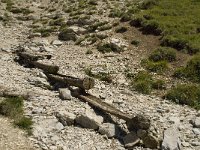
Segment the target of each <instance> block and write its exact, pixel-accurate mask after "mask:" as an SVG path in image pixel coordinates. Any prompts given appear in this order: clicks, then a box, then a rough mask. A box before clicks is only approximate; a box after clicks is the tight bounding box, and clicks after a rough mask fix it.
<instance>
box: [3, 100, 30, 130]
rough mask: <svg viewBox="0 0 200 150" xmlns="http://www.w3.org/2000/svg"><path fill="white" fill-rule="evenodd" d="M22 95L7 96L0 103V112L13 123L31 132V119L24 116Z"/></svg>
mask: <svg viewBox="0 0 200 150" xmlns="http://www.w3.org/2000/svg"><path fill="white" fill-rule="evenodd" d="M23 101H24V99H23V98H22V97H7V98H5V99H4V100H3V101H2V102H1V103H0V114H1V115H4V116H6V117H10V118H11V119H13V120H14V124H15V125H16V126H18V127H19V128H22V129H24V130H26V131H27V133H28V134H31V130H32V124H33V122H32V120H31V118H27V117H25V116H24V111H23V106H24V105H23Z"/></svg>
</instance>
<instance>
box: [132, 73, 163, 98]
mask: <svg viewBox="0 0 200 150" xmlns="http://www.w3.org/2000/svg"><path fill="white" fill-rule="evenodd" d="M129 74H130V73H129ZM130 77H131V78H130V79H132V83H131V85H132V86H133V88H134V89H135V90H136V91H138V92H140V93H143V94H150V93H151V92H152V90H153V89H157V90H162V89H164V88H165V82H164V81H163V80H157V79H153V77H152V75H151V74H149V73H148V72H146V71H141V72H139V73H137V74H136V75H135V76H134V77H133V75H132V74H131V76H130Z"/></svg>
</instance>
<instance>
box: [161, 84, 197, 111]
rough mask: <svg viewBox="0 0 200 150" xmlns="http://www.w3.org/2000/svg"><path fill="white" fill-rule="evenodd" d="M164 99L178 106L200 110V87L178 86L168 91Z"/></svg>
mask: <svg viewBox="0 0 200 150" xmlns="http://www.w3.org/2000/svg"><path fill="white" fill-rule="evenodd" d="M165 97H166V98H167V99H169V100H172V101H174V102H176V103H179V104H186V105H189V106H192V107H194V108H198V109H199V108H200V87H199V86H196V85H185V84H183V85H178V86H177V87H174V88H172V89H171V90H169V91H168V93H167V94H166V96H165Z"/></svg>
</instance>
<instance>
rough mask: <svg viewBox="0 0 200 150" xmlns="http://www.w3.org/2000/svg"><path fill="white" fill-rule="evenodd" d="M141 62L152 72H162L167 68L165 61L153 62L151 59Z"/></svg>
mask: <svg viewBox="0 0 200 150" xmlns="http://www.w3.org/2000/svg"><path fill="white" fill-rule="evenodd" d="M141 64H142V66H143V67H145V68H146V69H147V70H149V71H152V72H157V73H162V72H164V71H166V70H167V69H168V62H167V61H158V62H153V61H151V60H143V61H142V62H141Z"/></svg>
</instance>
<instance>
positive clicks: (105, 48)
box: [97, 43, 120, 53]
mask: <svg viewBox="0 0 200 150" xmlns="http://www.w3.org/2000/svg"><path fill="white" fill-rule="evenodd" d="M97 49H98V51H99V52H102V53H108V52H120V50H119V49H118V48H116V47H115V46H114V45H113V44H110V43H106V44H99V45H98V46H97Z"/></svg>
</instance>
